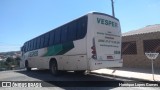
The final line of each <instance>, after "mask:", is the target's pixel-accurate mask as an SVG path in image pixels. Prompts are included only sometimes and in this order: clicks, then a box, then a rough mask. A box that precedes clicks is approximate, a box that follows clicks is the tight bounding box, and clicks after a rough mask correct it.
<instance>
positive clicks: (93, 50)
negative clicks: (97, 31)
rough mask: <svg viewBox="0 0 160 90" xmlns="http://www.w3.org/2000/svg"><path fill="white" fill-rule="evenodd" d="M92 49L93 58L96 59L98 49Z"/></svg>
mask: <svg viewBox="0 0 160 90" xmlns="http://www.w3.org/2000/svg"><path fill="white" fill-rule="evenodd" d="M91 49H92V58H93V59H96V58H97V55H96V48H95V46H92V47H91Z"/></svg>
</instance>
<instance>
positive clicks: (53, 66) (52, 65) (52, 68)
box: [49, 60, 58, 76]
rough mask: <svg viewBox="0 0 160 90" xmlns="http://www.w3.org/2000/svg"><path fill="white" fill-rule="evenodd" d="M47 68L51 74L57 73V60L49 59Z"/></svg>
mask: <svg viewBox="0 0 160 90" xmlns="http://www.w3.org/2000/svg"><path fill="white" fill-rule="evenodd" d="M49 69H50V72H51V74H52V75H53V76H57V75H58V67H57V62H56V61H55V60H52V61H50V66H49Z"/></svg>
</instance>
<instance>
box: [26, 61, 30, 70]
mask: <svg viewBox="0 0 160 90" xmlns="http://www.w3.org/2000/svg"><path fill="white" fill-rule="evenodd" d="M25 67H26V70H27V71H31V68H30V67H29V64H28V61H27V60H26V62H25Z"/></svg>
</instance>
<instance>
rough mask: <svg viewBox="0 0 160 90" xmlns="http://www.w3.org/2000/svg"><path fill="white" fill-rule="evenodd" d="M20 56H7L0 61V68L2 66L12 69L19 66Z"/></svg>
mask: <svg viewBox="0 0 160 90" xmlns="http://www.w3.org/2000/svg"><path fill="white" fill-rule="evenodd" d="M20 60H21V58H20V57H16V58H12V57H8V58H7V59H6V60H5V61H0V70H1V69H2V68H6V69H13V68H16V67H19V66H20Z"/></svg>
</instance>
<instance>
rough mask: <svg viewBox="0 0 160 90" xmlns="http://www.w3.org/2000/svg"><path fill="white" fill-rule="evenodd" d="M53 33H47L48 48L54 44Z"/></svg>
mask: <svg viewBox="0 0 160 90" xmlns="http://www.w3.org/2000/svg"><path fill="white" fill-rule="evenodd" d="M54 36H55V35H54V31H51V32H49V46H52V45H53V44H54Z"/></svg>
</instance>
